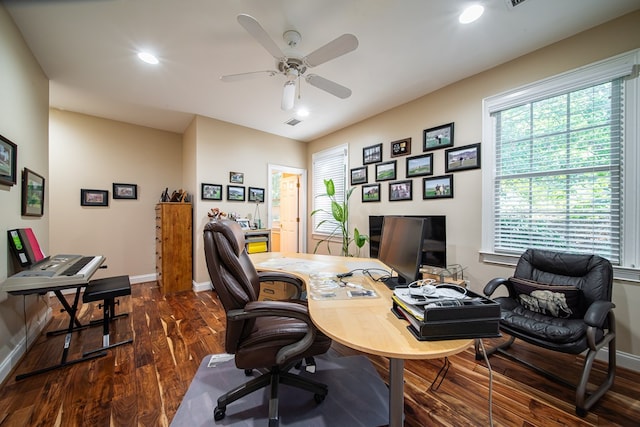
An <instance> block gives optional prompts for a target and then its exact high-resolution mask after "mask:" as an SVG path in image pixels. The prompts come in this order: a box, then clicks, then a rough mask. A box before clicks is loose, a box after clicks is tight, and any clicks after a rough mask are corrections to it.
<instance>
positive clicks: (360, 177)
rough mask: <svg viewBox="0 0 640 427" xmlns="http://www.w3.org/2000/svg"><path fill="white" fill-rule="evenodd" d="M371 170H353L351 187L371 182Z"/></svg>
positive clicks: (366, 168)
mask: <svg viewBox="0 0 640 427" xmlns="http://www.w3.org/2000/svg"><path fill="white" fill-rule="evenodd" d="M368 174H369V168H368V167H367V166H362V167H359V168H353V169H351V185H358V184H366V183H367V182H369V176H368Z"/></svg>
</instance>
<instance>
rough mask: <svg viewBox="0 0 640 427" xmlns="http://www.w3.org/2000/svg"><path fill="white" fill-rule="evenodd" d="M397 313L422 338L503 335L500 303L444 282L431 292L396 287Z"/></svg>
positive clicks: (394, 299) (410, 329) (394, 303)
mask: <svg viewBox="0 0 640 427" xmlns="http://www.w3.org/2000/svg"><path fill="white" fill-rule="evenodd" d="M392 301H393V307H392V309H391V310H392V311H393V313H394V314H395V315H396V316H397V317H398V318H401V319H405V320H406V321H407V322H408V323H409V325H408V326H407V328H408V329H409V331H411V333H412V334H413V335H414V336H415V337H416V338H417V339H419V340H421V341H436V340H449V339H463V338H490V337H498V336H500V332H499V323H500V305H498V303H496V302H494V301H492V300H490V299H488V298H485V297H483V296H481V295H478V294H476V293H474V292H472V291H470V290H468V289H465V288H462V287H459V286H455V285H449V284H441V285H439V286H437V287H436V291H435V292H433V293H432V294H429V295H420V294H418V295H415V292H413V294H412V290H411V289H410V288H396V289H395V290H394V292H393V296H392Z"/></svg>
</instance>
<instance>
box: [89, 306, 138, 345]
mask: <svg viewBox="0 0 640 427" xmlns="http://www.w3.org/2000/svg"><path fill="white" fill-rule="evenodd" d="M115 306H116V302H115V298H106V299H105V300H104V302H103V303H102V347H100V348H97V349H95V350H91V351H87V352H85V353H84V355H85V356H86V355H88V354H93V353H98V352H101V351H104V350H108V349H110V348H113V347H117V346H120V345H123V344H129V343H132V342H133V339H132V338H130V339H128V340H124V341H120V342H117V343H115V344H110V333H109V324H110V323H111V320H112V319H114V318H116V317H123V316H126V315H127V314H128V313H124V314H120V315H117V316H116V315H115Z"/></svg>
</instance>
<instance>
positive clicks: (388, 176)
mask: <svg viewBox="0 0 640 427" xmlns="http://www.w3.org/2000/svg"><path fill="white" fill-rule="evenodd" d="M394 179H396V161H395V160H391V161H390V162H384V163H377V164H376V182H380V181H393V180H394Z"/></svg>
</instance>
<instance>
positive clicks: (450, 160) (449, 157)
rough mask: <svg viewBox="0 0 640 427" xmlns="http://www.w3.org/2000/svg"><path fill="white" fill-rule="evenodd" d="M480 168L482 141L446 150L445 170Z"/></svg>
mask: <svg viewBox="0 0 640 427" xmlns="http://www.w3.org/2000/svg"><path fill="white" fill-rule="evenodd" d="M470 169H480V143H479V142H478V143H477V144H470V145H465V146H464V147H456V148H450V149H448V150H445V152H444V171H445V172H446V173H449V172H458V171H465V170H470Z"/></svg>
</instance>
